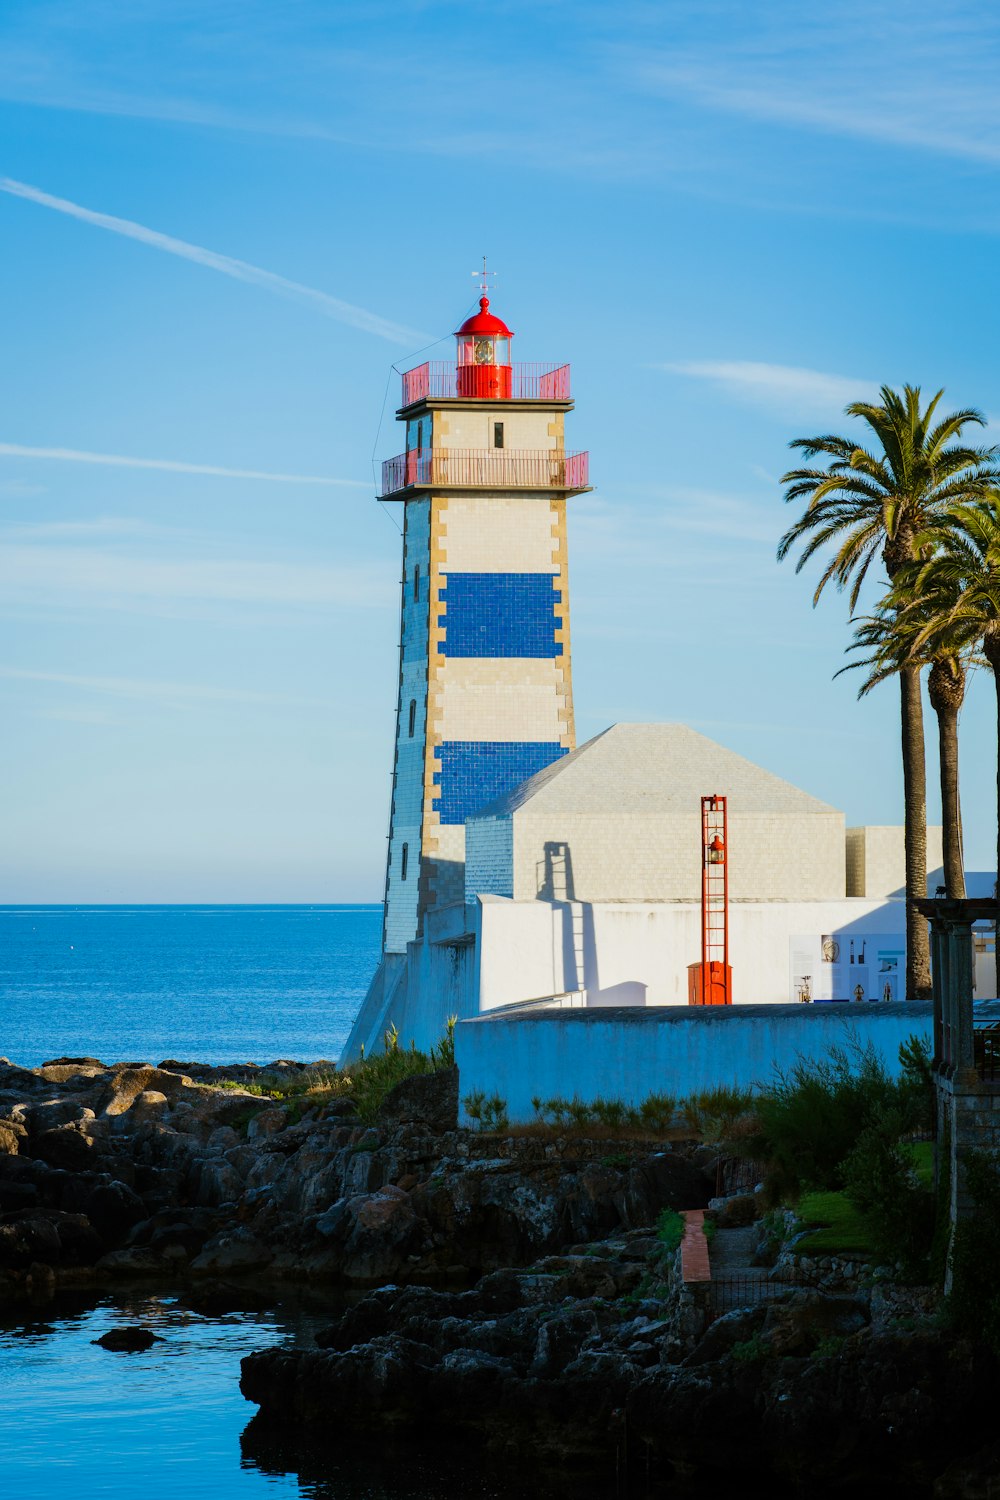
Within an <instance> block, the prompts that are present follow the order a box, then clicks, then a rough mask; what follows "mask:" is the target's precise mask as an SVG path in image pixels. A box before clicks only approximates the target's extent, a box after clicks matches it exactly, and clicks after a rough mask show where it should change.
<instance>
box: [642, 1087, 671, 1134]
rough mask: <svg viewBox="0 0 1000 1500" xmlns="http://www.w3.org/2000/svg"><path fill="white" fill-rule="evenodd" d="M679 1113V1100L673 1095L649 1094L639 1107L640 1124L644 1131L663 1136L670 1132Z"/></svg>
mask: <svg viewBox="0 0 1000 1500" xmlns="http://www.w3.org/2000/svg"><path fill="white" fill-rule="evenodd" d="M676 1113H677V1100H676V1099H675V1098H674V1097H673V1095H672V1094H647V1096H646V1098H645V1099H643V1101H642V1103H641V1104H640V1105H639V1123H640V1125H641V1126H642V1127H643V1129H644V1130H651V1131H653V1132H654V1133H655V1134H661V1133H662V1132H663V1131H666V1130H669V1129H670V1128H671V1126H672V1125H673V1123H674V1116H675V1114H676Z"/></svg>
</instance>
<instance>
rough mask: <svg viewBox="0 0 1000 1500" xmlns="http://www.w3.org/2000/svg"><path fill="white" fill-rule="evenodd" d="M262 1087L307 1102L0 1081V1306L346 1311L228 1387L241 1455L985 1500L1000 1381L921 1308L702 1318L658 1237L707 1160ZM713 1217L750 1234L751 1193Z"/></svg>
mask: <svg viewBox="0 0 1000 1500" xmlns="http://www.w3.org/2000/svg"><path fill="white" fill-rule="evenodd" d="M283 1070H284V1072H285V1073H286V1074H287V1076H288V1077H294V1078H296V1079H297V1080H299V1081H300V1082H308V1078H309V1069H307V1068H304V1067H303V1065H300V1064H295V1063H287V1062H279V1063H272V1064H268V1065H267V1067H266V1068H257V1067H255V1066H252V1065H249V1064H247V1065H242V1066H240V1067H226V1068H208V1067H204V1066H199V1065H195V1064H183V1063H176V1062H174V1061H168V1062H166V1063H162V1064H160V1065H159V1066H158V1067H153V1066H151V1065H149V1064H119V1065H116V1066H113V1067H109V1066H106V1065H104V1064H103V1063H101V1062H99V1061H97V1060H96V1059H91V1058H75V1059H70V1058H60V1059H56V1060H54V1061H53V1062H51V1063H48V1064H46V1065H44V1066H43V1067H40V1068H31V1069H27V1068H20V1067H18V1066H16V1065H15V1064H13V1063H9V1062H7V1061H6V1060H5V1059H0V1300H5V1301H6V1302H7V1303H9V1304H11V1305H14V1306H16V1305H17V1303H19V1302H21V1301H28V1302H30V1303H31V1304H33V1305H34V1304H38V1303H39V1302H41V1303H44V1302H45V1301H47V1300H51V1298H52V1297H54V1296H55V1295H56V1294H57V1293H58V1291H59V1290H60V1289H62V1288H68V1287H78V1288H79V1287H97V1288H100V1287H102V1286H108V1285H112V1284H118V1283H121V1282H123V1281H128V1280H131V1281H135V1280H137V1279H140V1280H145V1281H146V1282H149V1283H152V1282H153V1281H154V1280H155V1281H156V1282H157V1283H158V1284H166V1283H167V1282H169V1283H170V1284H173V1285H177V1284H180V1285H182V1286H183V1285H187V1286H188V1287H189V1289H190V1292H191V1293H192V1294H197V1295H199V1296H200V1297H201V1298H202V1300H203V1301H204V1304H205V1306H206V1307H210V1306H211V1304H212V1299H213V1297H218V1298H221V1300H222V1302H225V1301H226V1299H227V1297H229V1298H231V1297H232V1295H233V1294H234V1293H233V1289H234V1288H236V1287H243V1288H245V1294H246V1295H250V1296H253V1295H255V1293H254V1291H253V1289H254V1288H256V1289H257V1292H256V1295H264V1296H265V1297H266V1296H267V1295H270V1296H271V1297H272V1298H275V1297H280V1294H281V1293H280V1288H281V1286H282V1284H284V1285H289V1284H291V1283H306V1284H310V1285H316V1286H319V1287H329V1288H355V1289H358V1290H357V1292H356V1294H355V1299H354V1301H353V1303H352V1305H350V1306H348V1307H347V1308H346V1309H345V1310H344V1311H343V1312H342V1313H341V1314H340V1315H339V1316H338V1317H336V1318H335V1319H333V1320H332V1321H331V1323H330V1325H329V1327H328V1328H327V1329H326V1330H325V1331H324V1332H322V1333H321V1334H320V1335H319V1336H318V1337H317V1340H316V1342H317V1346H318V1347H317V1348H316V1349H314V1350H295V1351H292V1350H287V1349H282V1348H278V1349H269V1350H265V1351H263V1352H261V1353H258V1354H254V1355H251V1356H250V1357H249V1358H247V1359H246V1360H244V1362H243V1371H242V1381H241V1387H242V1390H243V1392H244V1394H245V1395H246V1396H247V1398H248V1399H249V1400H250V1401H252V1402H254V1403H255V1404H256V1405H257V1406H258V1407H259V1412H258V1415H257V1416H256V1417H255V1418H254V1420H253V1422H252V1423H251V1424H250V1427H249V1429H248V1432H247V1435H246V1442H247V1443H248V1444H249V1445H250V1446H253V1445H258V1446H263V1447H265V1448H266V1447H267V1445H268V1444H272V1445H273V1444H274V1443H279V1444H285V1445H286V1446H287V1445H291V1446H292V1448H293V1449H295V1448H302V1449H303V1451H304V1450H305V1449H306V1448H310V1447H315V1445H316V1444H321V1443H323V1442H329V1441H330V1440H335V1441H337V1442H338V1443H339V1444H350V1443H360V1444H364V1443H366V1442H367V1443H369V1444H370V1443H371V1442H372V1439H373V1434H377V1436H378V1442H379V1444H380V1445H381V1444H386V1445H388V1444H391V1443H392V1442H394V1441H398V1442H402V1443H406V1442H410V1441H413V1442H415V1441H417V1440H428V1439H430V1440H432V1441H433V1440H437V1441H440V1442H441V1443H442V1444H448V1443H451V1444H454V1443H458V1442H462V1443H469V1444H472V1445H473V1447H474V1448H475V1449H476V1450H477V1451H478V1452H479V1453H480V1454H482V1453H484V1452H488V1453H489V1454H490V1461H491V1462H495V1463H497V1464H504V1463H507V1462H510V1461H511V1460H513V1459H515V1458H516V1460H517V1461H518V1462H526V1463H528V1464H530V1465H531V1467H532V1472H533V1474H535V1475H536V1477H537V1475H539V1474H543V1473H546V1472H552V1473H558V1474H560V1475H562V1476H563V1478H564V1479H565V1478H566V1476H568V1475H569V1476H571V1475H574V1474H575V1475H577V1476H578V1480H577V1481H576V1483H577V1489H578V1491H579V1492H580V1493H582V1492H583V1488H584V1482H585V1479H587V1478H588V1476H589V1479H590V1480H592V1479H593V1478H594V1476H595V1475H598V1476H604V1479H605V1480H606V1481H607V1483H608V1484H610V1483H611V1482H612V1480H613V1482H614V1484H615V1485H616V1486H617V1487H618V1491H619V1492H620V1493H628V1492H629V1486H630V1485H631V1486H633V1487H635V1486H638V1489H637V1490H636V1492H637V1493H638V1492H642V1493H649V1494H655V1493H663V1492H664V1490H665V1489H668V1490H669V1492H670V1493H672V1494H673V1493H678V1492H680V1491H682V1490H684V1489H685V1487H690V1490H691V1492H692V1493H694V1492H697V1491H699V1490H700V1491H701V1492H702V1493H704V1486H705V1485H706V1484H712V1483H714V1482H716V1480H718V1482H720V1483H722V1482H724V1481H725V1480H726V1478H727V1476H728V1477H729V1478H730V1479H732V1477H733V1476H738V1475H742V1474H744V1473H745V1472H749V1473H751V1474H752V1475H753V1487H752V1488H751V1489H750V1492H751V1493H755V1492H756V1491H757V1489H761V1490H762V1489H763V1488H766V1487H767V1485H768V1484H780V1485H782V1486H784V1487H785V1489H786V1492H793V1493H803V1494H805V1493H835V1492H837V1491H838V1490H840V1489H843V1488H845V1487H847V1486H851V1487H852V1488H854V1489H855V1490H860V1491H861V1492H862V1493H871V1492H872V1487H873V1486H875V1485H876V1484H877V1487H878V1489H879V1491H880V1493H882V1494H899V1495H903V1494H928V1495H931V1494H933V1495H935V1496H938V1497H940V1500H951V1497H956V1500H957V1497H959V1496H961V1497H969V1500H972V1497H976V1500H978V1497H984V1500H985V1497H987V1496H989V1495H991V1494H996V1493H1000V1481H998V1480H997V1477H996V1476H997V1474H998V1473H1000V1453H998V1452H997V1451H995V1450H994V1449H991V1448H990V1447H989V1443H990V1440H991V1433H992V1432H993V1430H994V1427H993V1423H994V1418H993V1410H992V1407H993V1392H994V1391H995V1389H996V1388H997V1378H998V1375H1000V1369H998V1366H997V1361H996V1359H995V1358H994V1356H993V1355H992V1354H991V1353H990V1352H988V1351H987V1350H986V1349H984V1348H981V1347H977V1346H973V1345H971V1344H968V1343H963V1342H961V1341H959V1340H957V1339H956V1338H954V1337H952V1336H950V1335H949V1334H948V1333H947V1332H946V1331H944V1329H943V1328H942V1326H940V1325H939V1322H938V1320H937V1317H936V1311H935V1305H934V1298H933V1295H932V1294H930V1293H929V1291H926V1290H925V1291H924V1292H920V1291H914V1290H912V1289H905V1288H898V1287H895V1286H893V1284H892V1282H891V1280H886V1279H885V1278H884V1277H883V1278H879V1277H877V1276H872V1275H870V1274H869V1273H868V1271H867V1270H866V1268H865V1267H864V1266H859V1267H853V1266H843V1265H837V1264H832V1265H821V1266H814V1267H812V1268H810V1267H808V1265H806V1267H805V1269H803V1268H802V1263H801V1261H800V1262H799V1263H798V1270H796V1271H795V1272H794V1275H793V1273H792V1272H790V1271H789V1270H788V1268H787V1267H786V1268H785V1270H784V1271H783V1272H782V1273H781V1274H782V1276H783V1277H785V1280H786V1281H790V1282H791V1283H792V1284H790V1285H788V1284H784V1283H782V1284H781V1285H773V1284H770V1283H765V1282H762V1283H761V1284H760V1289H759V1290H758V1291H757V1292H754V1293H753V1294H752V1295H748V1299H747V1305H741V1306H735V1307H734V1308H733V1309H732V1310H731V1311H724V1310H722V1309H721V1308H720V1307H719V1306H718V1305H716V1304H713V1300H712V1287H711V1286H710V1285H691V1284H690V1283H689V1282H687V1281H685V1278H684V1274H683V1269H682V1256H681V1252H680V1251H679V1250H677V1249H675V1248H674V1246H672V1245H669V1244H667V1243H666V1242H665V1237H664V1235H663V1233H662V1232H659V1233H658V1232H657V1228H656V1226H657V1223H658V1221H660V1223H661V1225H662V1218H661V1216H662V1215H663V1212H664V1210H670V1209H675V1210H692V1209H697V1208H700V1207H704V1206H705V1205H706V1204H707V1203H708V1202H709V1199H710V1196H711V1194H712V1192H713V1189H714V1186H715V1161H714V1158H713V1155H712V1153H711V1151H709V1150H708V1149H707V1148H706V1147H704V1146H702V1145H700V1144H699V1143H697V1142H695V1141H673V1142H667V1143H665V1142H662V1141H648V1140H646V1141H643V1140H634V1139H621V1140H608V1139H600V1140H582V1139H574V1138H572V1137H560V1136H559V1135H558V1134H557V1133H555V1132H537V1133H534V1134H533V1133H530V1132H529V1133H521V1134H516V1133H515V1134H511V1133H508V1134H503V1135H487V1134H480V1133H476V1132H469V1131H465V1130H460V1129H458V1128H457V1123H456V1121H457V1089H458V1081H457V1076H456V1074H455V1072H454V1070H453V1069H451V1070H449V1069H442V1070H441V1071H438V1072H435V1073H432V1074H428V1075H425V1076H422V1077H414V1078H409V1079H407V1080H405V1081H404V1082H403V1083H401V1084H399V1085H398V1086H397V1087H396V1088H395V1089H394V1090H393V1091H392V1092H391V1093H390V1094H389V1095H388V1097H387V1098H386V1099H385V1101H384V1103H383V1105H382V1106H381V1109H380V1110H379V1113H378V1116H377V1118H375V1119H373V1120H371V1121H364V1120H361V1119H360V1118H359V1117H358V1116H357V1114H356V1112H355V1107H354V1104H353V1103H352V1101H351V1100H350V1098H339V1099H338V1098H333V1099H330V1098H329V1097H326V1099H325V1102H324V1103H323V1104H322V1105H319V1106H317V1105H314V1104H312V1103H311V1102H310V1095H309V1094H308V1093H302V1094H299V1095H297V1096H296V1098H295V1100H294V1102H293V1103H292V1104H291V1105H289V1104H287V1103H286V1104H283V1105H279V1104H276V1103H275V1101H274V1100H273V1099H271V1098H267V1097H263V1096H262V1094H261V1092H260V1085H259V1083H258V1082H257V1080H258V1079H261V1078H268V1079H273V1078H274V1077H275V1076H282V1072H283ZM316 1072H317V1076H319V1073H320V1069H319V1068H318V1067H317V1069H316ZM223 1084H225V1087H223V1086H222V1085H223ZM255 1089H256V1090H257V1091H256V1092H254V1090H255ZM713 1208H714V1210H715V1218H716V1220H717V1222H718V1224H720V1225H721V1226H726V1225H727V1224H729V1225H735V1224H739V1223H741V1222H746V1221H747V1220H748V1219H749V1220H752V1219H753V1218H754V1215H755V1213H756V1206H755V1200H754V1198H753V1195H743V1196H742V1197H741V1198H739V1199H731V1200H728V1201H718V1200H716V1201H715V1202H714V1204H713ZM726 1233H727V1230H726V1228H725V1227H723V1228H721V1229H720V1230H719V1234H720V1235H723V1236H724V1235H725V1234H726ZM766 1274H767V1273H761V1275H763V1276H765V1277H766ZM775 1274H777V1273H775ZM365 1289H367V1290H365ZM566 1482H567V1484H568V1485H569V1489H570V1492H572V1489H573V1483H572V1482H571V1481H570V1480H568V1479H567V1481H566ZM602 1482H603V1481H602ZM561 1483H562V1480H560V1484H561ZM741 1487H742V1488H744V1489H746V1488H747V1484H746V1483H745V1482H743V1483H741ZM527 1492H528V1486H527V1485H525V1493H527ZM542 1492H545V1491H544V1489H543V1490H541V1491H539V1493H542ZM548 1492H549V1493H552V1494H555V1493H557V1486H556V1484H555V1481H553V1482H552V1484H551V1485H550V1486H549V1490H548ZM558 1492H560V1493H561V1492H562V1491H561V1490H559V1491H558ZM605 1492H607V1493H611V1492H613V1491H611V1490H606V1491H605Z"/></svg>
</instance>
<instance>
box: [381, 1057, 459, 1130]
mask: <svg viewBox="0 0 1000 1500" xmlns="http://www.w3.org/2000/svg"><path fill="white" fill-rule="evenodd" d="M378 1118H379V1122H380V1123H381V1124H383V1125H385V1126H388V1127H392V1126H396V1125H409V1124H417V1125H422V1126H423V1127H424V1128H425V1129H427V1130H431V1131H436V1132H441V1133H443V1132H444V1131H447V1130H454V1129H455V1128H456V1127H457V1125H458V1069H457V1068H441V1069H439V1070H438V1071H437V1072H436V1073H418V1074H416V1075H414V1077H412V1078H404V1079H403V1081H402V1082H401V1083H397V1084H396V1087H395V1088H394V1089H391V1090H390V1091H389V1093H388V1094H387V1095H386V1097H385V1099H384V1100H383V1102H382V1106H381V1108H380V1109H379V1112H378Z"/></svg>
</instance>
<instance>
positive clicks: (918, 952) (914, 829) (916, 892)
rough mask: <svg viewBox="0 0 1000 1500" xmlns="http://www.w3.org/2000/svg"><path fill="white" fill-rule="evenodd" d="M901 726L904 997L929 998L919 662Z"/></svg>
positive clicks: (903, 688) (909, 681)
mask: <svg viewBox="0 0 1000 1500" xmlns="http://www.w3.org/2000/svg"><path fill="white" fill-rule="evenodd" d="M899 685H900V696H901V699H902V729H903V806H904V818H905V828H904V848H905V855H906V998H907V1000H929V999H930V994H931V951H930V939H929V937H928V933H927V921H926V918H924V917H922V916H921V915H920V913H919V911H918V910H917V908H916V906H915V905H914V902H915V901H916V899H917V898H918V897H920V896H926V894H927V773H926V771H925V768H924V714H923V704H922V702H921V698H920V668H919V667H904V668H903V670H902V671H901V672H900V674H899Z"/></svg>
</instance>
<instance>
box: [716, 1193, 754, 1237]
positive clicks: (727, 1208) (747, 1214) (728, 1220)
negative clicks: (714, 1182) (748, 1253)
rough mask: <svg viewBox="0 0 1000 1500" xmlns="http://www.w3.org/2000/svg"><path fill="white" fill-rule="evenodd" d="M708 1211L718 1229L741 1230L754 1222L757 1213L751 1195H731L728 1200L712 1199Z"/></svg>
mask: <svg viewBox="0 0 1000 1500" xmlns="http://www.w3.org/2000/svg"><path fill="white" fill-rule="evenodd" d="M708 1209H709V1212H710V1213H711V1215H712V1218H713V1219H714V1220H715V1222H716V1223H717V1224H718V1225H719V1227H720V1229H743V1228H745V1227H746V1226H747V1225H748V1224H752V1223H753V1222H754V1220H755V1219H756V1218H757V1215H758V1212H759V1208H758V1204H757V1199H756V1198H755V1197H754V1195H753V1193H733V1194H732V1195H731V1196H730V1197H728V1198H712V1199H711V1200H710V1201H709V1204H708Z"/></svg>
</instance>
